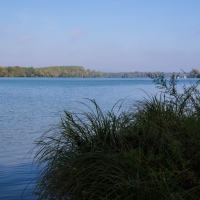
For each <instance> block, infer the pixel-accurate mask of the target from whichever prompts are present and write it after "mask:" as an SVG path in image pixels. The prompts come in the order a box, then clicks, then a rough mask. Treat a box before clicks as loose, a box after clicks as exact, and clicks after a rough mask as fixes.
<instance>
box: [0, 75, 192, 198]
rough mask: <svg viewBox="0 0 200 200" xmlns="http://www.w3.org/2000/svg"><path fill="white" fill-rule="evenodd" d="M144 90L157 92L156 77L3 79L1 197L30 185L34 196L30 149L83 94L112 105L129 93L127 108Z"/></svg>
mask: <svg viewBox="0 0 200 200" xmlns="http://www.w3.org/2000/svg"><path fill="white" fill-rule="evenodd" d="M190 81H191V80H190ZM192 81H193V82H194V81H196V80H195V79H194V80H192ZM188 82H189V80H188V79H180V83H185V84H188ZM139 88H140V89H139ZM143 90H144V91H146V92H148V93H151V94H155V93H156V92H157V91H158V89H156V88H155V86H154V84H153V83H152V80H151V79H65V78H0V199H1V200H4V199H6V200H7V199H12V200H18V199H21V196H22V193H23V191H24V189H25V188H26V187H27V189H26V190H25V191H24V194H23V196H22V199H25V200H29V199H32V198H33V196H32V194H31V188H32V187H33V185H34V182H31V180H33V178H34V171H35V170H34V168H33V167H32V165H31V164H32V158H33V155H30V154H29V153H28V152H29V151H30V150H31V149H32V148H33V147H34V141H35V140H36V139H37V138H38V137H40V136H41V134H43V133H44V132H45V131H47V130H48V129H50V128H51V127H52V126H54V125H56V124H58V123H59V122H60V116H62V114H63V110H64V109H67V110H74V109H75V108H79V107H80V108H82V107H81V105H80V104H78V103H77V102H76V101H84V102H86V103H87V101H86V100H84V98H90V99H95V100H96V101H97V103H98V104H99V105H100V107H101V108H102V109H103V110H108V109H111V108H112V106H113V105H114V104H115V103H116V102H117V101H118V100H120V99H124V98H126V97H127V99H126V101H125V107H126V106H130V105H131V103H132V102H133V101H134V100H137V99H139V98H142V97H143V96H145V95H146V94H145V92H144V91H143Z"/></svg>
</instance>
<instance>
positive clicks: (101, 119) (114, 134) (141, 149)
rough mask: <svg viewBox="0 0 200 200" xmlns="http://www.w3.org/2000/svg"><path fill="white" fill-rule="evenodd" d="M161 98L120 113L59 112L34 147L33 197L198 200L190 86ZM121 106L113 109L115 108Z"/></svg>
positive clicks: (167, 88)
mask: <svg viewBox="0 0 200 200" xmlns="http://www.w3.org/2000/svg"><path fill="white" fill-rule="evenodd" d="M154 82H155V83H156V84H157V85H158V86H159V88H161V89H164V91H163V92H161V93H158V94H157V95H154V96H149V98H148V99H144V100H142V101H137V102H135V104H134V106H132V108H130V110H128V111H121V112H120V109H119V112H115V108H116V106H115V107H114V108H113V109H112V110H111V111H107V112H103V111H102V110H101V109H100V107H99V106H98V105H97V103H96V102H95V100H89V101H90V102H91V103H92V104H93V105H94V109H91V108H90V107H89V106H88V105H87V104H85V106H86V107H87V108H88V109H89V110H88V111H82V112H80V113H73V112H69V111H65V112H64V117H63V118H62V119H61V124H60V128H59V130H58V131H56V132H49V133H48V134H45V135H43V136H42V137H41V138H40V139H39V140H37V141H36V149H37V153H36V155H35V162H36V163H37V164H38V166H39V167H38V174H37V178H36V183H37V184H36V187H35V189H34V192H35V194H37V195H38V199H70V200H79V199H81V200H82V199H87V200H89V199H102V200H108V199H109V200H125V199H126V200H132V199H138V200H142V199H150V200H151V199H152V200H156V199H159V200H160V199H163V200H165V199H166V200H168V199H199V196H200V170H199V166H200V114H199V108H200V107H199V100H200V98H199V97H200V96H199V92H198V90H197V86H198V85H197V84H191V85H190V86H189V87H186V86H183V92H182V93H178V91H177V88H176V85H177V79H176V76H174V75H173V76H172V78H171V79H170V81H169V82H168V81H167V80H166V79H165V78H164V77H163V76H162V74H161V75H160V76H158V77H155V78H154ZM120 107H121V105H120Z"/></svg>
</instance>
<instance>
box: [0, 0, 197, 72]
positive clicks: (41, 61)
mask: <svg viewBox="0 0 200 200" xmlns="http://www.w3.org/2000/svg"><path fill="white" fill-rule="evenodd" d="M14 65H19V66H25V67H30V66H33V67H45V66H55V65H81V66H83V67H84V68H85V69H94V70H100V71H106V72H122V71H127V72H128V71H158V70H159V71H171V72H172V71H175V72H177V71H180V69H183V70H185V71H190V70H191V69H192V68H199V69H200V0H0V66H14Z"/></svg>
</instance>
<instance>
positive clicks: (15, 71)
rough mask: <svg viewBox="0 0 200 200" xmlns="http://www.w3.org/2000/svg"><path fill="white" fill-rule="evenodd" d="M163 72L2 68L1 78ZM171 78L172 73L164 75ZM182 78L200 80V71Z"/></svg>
mask: <svg viewBox="0 0 200 200" xmlns="http://www.w3.org/2000/svg"><path fill="white" fill-rule="evenodd" d="M160 73H161V72H139V71H134V72H117V73H112V72H101V71H95V70H90V69H87V70H86V69H84V67H82V66H53V67H42V68H33V67H19V66H12V67H10V66H9V67H1V66H0V77H74V78H137V77H148V75H149V74H160ZM164 74H165V77H170V76H171V73H164ZM179 77H180V78H183V77H190V78H200V70H198V69H193V70H192V71H191V72H190V73H188V74H187V75H186V73H180V74H179Z"/></svg>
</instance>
